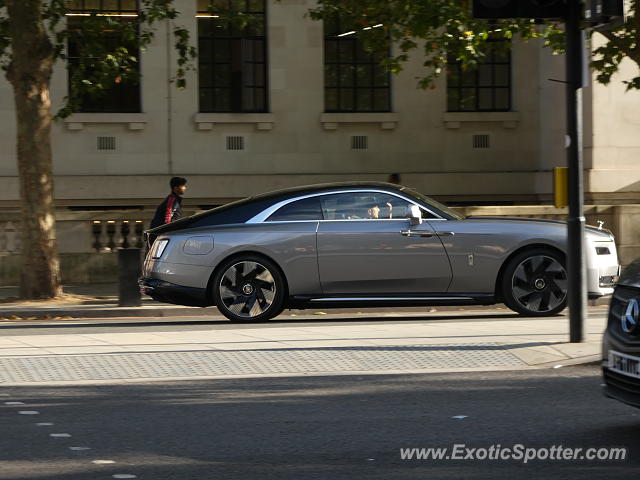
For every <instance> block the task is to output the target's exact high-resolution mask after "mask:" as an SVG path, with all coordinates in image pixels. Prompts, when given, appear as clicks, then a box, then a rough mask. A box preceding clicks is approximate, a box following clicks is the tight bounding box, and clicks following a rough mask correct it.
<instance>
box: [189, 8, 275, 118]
mask: <svg viewBox="0 0 640 480" xmlns="http://www.w3.org/2000/svg"><path fill="white" fill-rule="evenodd" d="M227 1H228V2H229V3H231V1H232V0H227ZM242 1H243V2H244V7H245V8H243V9H242V10H240V11H242V12H244V13H246V14H247V15H253V16H260V17H261V18H262V21H261V28H260V31H261V34H259V35H257V34H255V33H252V32H251V31H250V27H245V29H244V30H243V31H238V30H237V29H236V28H235V27H233V26H227V27H225V28H224V31H225V33H224V34H223V35H212V34H208V35H204V28H203V27H202V26H201V25H204V22H207V21H215V20H214V19H215V18H218V17H217V15H218V14H217V13H216V11H215V10H209V9H207V10H201V7H200V6H198V7H197V9H196V10H197V14H196V17H197V26H196V28H197V38H198V112H199V113H268V112H269V111H270V92H269V48H268V47H269V43H268V36H267V27H268V17H267V15H268V11H267V0H260V1H261V2H262V8H261V9H259V10H255V9H252V8H251V6H250V4H251V3H252V0H242ZM199 3H200V2H199ZM216 41H218V42H222V41H226V42H228V44H229V46H228V47H227V50H229V57H228V59H226V60H216V55H215V52H216V47H215V44H216ZM204 42H208V43H209V47H208V50H210V52H211V55H210V57H205V56H203V55H202V54H201V53H202V52H203V50H205V48H204V47H203V43H204ZM247 42H251V50H252V51H253V52H255V50H256V46H257V45H259V48H260V49H261V50H262V55H261V60H256V54H255V53H253V56H252V58H251V59H250V60H246V58H247V57H246V56H245V55H246V52H247V48H248V47H247V45H248V43H247ZM220 50H224V48H220ZM235 51H239V55H235V56H234V52H235ZM203 59H204V60H207V61H205V62H203ZM216 65H219V66H226V67H228V69H229V72H228V74H226V75H223V76H224V80H221V78H222V76H220V75H219V73H218V75H216V73H217V72H216V67H215V66H216ZM246 65H251V71H252V75H251V76H252V78H251V82H250V83H248V84H247V83H246V78H245V73H246V72H245V66H246ZM218 68H219V69H220V68H221V67H218ZM205 71H208V72H209V77H204V72H205ZM234 76H239V77H240V81H236V79H235V78H234ZM216 77H217V80H216ZM205 78H206V79H207V82H206V83H207V86H206V87H205V86H203V83H205V82H204V81H203V80H204V79H205ZM260 81H261V83H260ZM247 90H249V91H250V92H251V95H252V102H251V104H252V107H250V108H245V102H246V100H247V95H248V93H247ZM260 90H261V91H262V93H261V94H260V93H259V92H260ZM216 91H218V92H220V91H228V97H227V98H226V100H225V102H223V103H220V102H219V101H218V102H217V103H216V101H217V99H218V97H217V95H216V94H215V92H216ZM205 92H208V93H209V95H210V98H208V97H205ZM260 104H261V105H260Z"/></svg>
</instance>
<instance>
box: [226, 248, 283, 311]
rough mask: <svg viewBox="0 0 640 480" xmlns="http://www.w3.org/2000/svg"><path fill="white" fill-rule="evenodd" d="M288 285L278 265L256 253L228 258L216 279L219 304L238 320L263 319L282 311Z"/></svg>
mask: <svg viewBox="0 0 640 480" xmlns="http://www.w3.org/2000/svg"><path fill="white" fill-rule="evenodd" d="M284 288H285V287H284V280H283V278H282V274H281V273H280V270H279V269H278V267H277V266H276V265H275V264H274V263H273V262H271V261H269V260H268V259H266V258H262V257H258V256H255V255H242V256H238V257H234V258H232V259H229V260H227V261H226V262H224V263H223V264H222V265H221V266H220V268H219V269H218V271H217V273H216V275H215V277H214V279H213V296H214V300H215V303H216V306H217V307H218V310H220V312H221V313H222V314H223V315H224V316H225V317H227V318H228V319H229V320H231V321H234V322H262V321H266V320H269V319H271V318H273V317H275V316H276V315H278V314H280V312H282V309H283V304H284Z"/></svg>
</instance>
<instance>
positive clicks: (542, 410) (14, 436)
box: [0, 366, 640, 480]
mask: <svg viewBox="0 0 640 480" xmlns="http://www.w3.org/2000/svg"><path fill="white" fill-rule="evenodd" d="M600 383H601V379H600V375H599V370H598V368H597V367H593V366H592V367H564V368H559V369H547V370H535V371H517V372H488V373H473V374H472V373H457V374H428V375H385V376H338V377H287V378H254V379H219V380H200V381H188V382H166V383H141V384H129V385H93V386H90V385H78V386H55V387H53V386H42V387H34V386H24V387H4V388H2V387H0V394H1V395H3V397H2V398H0V431H1V432H2V435H1V436H0V460H1V461H2V463H0V465H1V466H0V478H1V479H47V480H58V479H60V480H62V479H65V480H100V479H110V478H140V479H153V480H158V479H176V480H191V479H194V480H195V479H206V480H210V479H233V480H235V479H256V480H257V479H260V480H264V479H278V480H281V479H295V480H301V479H331V480H336V479H349V480H351V479H365V478H366V479H384V480H391V479H427V478H430V479H431V478H437V479H454V478H455V479H460V478H465V479H502V478H504V479H509V480H511V479H513V478H517V479H522V478H571V479H582V478H589V479H607V480H611V479H618V478H620V479H629V478H635V477H637V472H638V471H639V470H638V469H639V468H640V456H639V455H638V452H640V436H639V435H638V432H639V431H640V411H638V410H635V409H633V408H631V407H627V406H625V405H621V404H619V403H617V402H615V401H613V400H609V399H606V398H604V397H603V396H602V395H601V392H600ZM7 402H22V404H7ZM20 412H32V413H31V414H25V413H20ZM33 412H38V413H33ZM52 434H57V436H52ZM62 434H67V435H69V436H66V435H62ZM454 444H465V445H466V447H467V448H486V449H488V448H490V447H491V445H494V444H499V445H500V446H501V448H506V447H511V446H513V445H514V444H522V445H523V446H525V447H526V448H536V449H539V448H551V447H553V446H554V445H562V446H563V447H577V448H582V449H583V451H584V450H586V449H587V448H591V447H595V448H598V447H611V446H615V447H624V448H627V449H628V456H629V458H628V460H626V461H597V460H596V461H586V460H580V461H557V460H556V461H551V460H546V461H543V460H533V461H530V462H528V463H527V464H523V462H522V461H516V460H484V461H482V460H457V461H452V460H449V461H447V460H430V461H426V460H402V459H401V457H400V449H401V448H413V447H416V448H420V447H425V448H427V447H445V448H446V447H452V446H453V445H454ZM72 447H74V449H71V448H72ZM87 448H88V449H87ZM465 453H466V452H465ZM110 462H114V463H110ZM114 475H115V477H114ZM134 476H135V477H134Z"/></svg>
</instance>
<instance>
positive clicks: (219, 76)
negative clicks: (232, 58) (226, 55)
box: [211, 63, 231, 87]
mask: <svg viewBox="0 0 640 480" xmlns="http://www.w3.org/2000/svg"><path fill="white" fill-rule="evenodd" d="M212 73H213V75H212V79H213V81H212V83H211V86H212V87H213V86H218V87H231V65H227V64H224V63H221V64H218V65H215V66H214V67H213V69H212Z"/></svg>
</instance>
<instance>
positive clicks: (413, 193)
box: [401, 187, 465, 220]
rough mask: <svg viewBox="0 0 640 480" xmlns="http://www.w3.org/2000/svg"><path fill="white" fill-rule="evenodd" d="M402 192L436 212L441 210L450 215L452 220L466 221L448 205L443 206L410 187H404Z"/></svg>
mask: <svg viewBox="0 0 640 480" xmlns="http://www.w3.org/2000/svg"><path fill="white" fill-rule="evenodd" d="M401 191H402V192H404V193H406V194H407V195H409V196H411V197H413V198H415V199H416V200H420V201H421V202H422V203H426V204H427V205H429V206H431V207H433V208H435V209H436V210H440V211H441V212H443V213H444V214H445V215H448V216H450V217H451V218H453V219H455V220H464V218H465V216H464V215H462V214H461V213H458V212H456V211H455V210H453V209H452V208H449V207H447V206H446V205H444V204H442V203H440V202H436V201H435V200H434V199H433V198H429V197H427V196H426V195H423V194H422V193H420V192H416V191H415V190H412V189H411V188H409V187H402V188H401Z"/></svg>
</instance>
